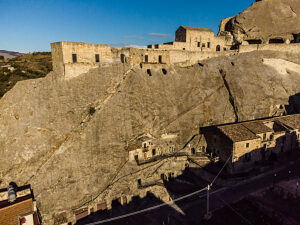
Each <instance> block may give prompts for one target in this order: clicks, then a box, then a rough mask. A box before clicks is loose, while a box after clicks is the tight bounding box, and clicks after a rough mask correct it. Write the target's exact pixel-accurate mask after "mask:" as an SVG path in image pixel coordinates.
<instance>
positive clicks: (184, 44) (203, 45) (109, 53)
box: [51, 26, 236, 78]
mask: <svg viewBox="0 0 300 225" xmlns="http://www.w3.org/2000/svg"><path fill="white" fill-rule="evenodd" d="M231 46H232V38H230V37H228V36H215V35H214V32H213V31H212V30H210V29H207V28H197V27H186V26H180V27H179V28H178V30H177V31H176V34H175V42H170V43H164V44H157V45H149V46H148V48H126V47H125V48H112V47H111V46H110V45H104V44H88V43H83V42H65V41H63V42H56V43H52V44H51V51H52V59H53V69H54V71H58V72H59V73H62V74H64V76H65V77H66V78H69V77H75V76H77V75H79V74H82V73H85V72H87V71H88V70H89V69H91V68H95V67H98V66H99V64H102V63H111V62H122V63H129V64H130V65H131V66H135V65H141V66H144V67H146V68H149V67H150V66H151V64H160V65H162V66H163V65H169V64H177V63H188V64H194V63H197V62H198V61H199V60H203V59H207V58H213V57H218V56H223V55H231V54H235V53H236V51H235V50H230V48H231Z"/></svg>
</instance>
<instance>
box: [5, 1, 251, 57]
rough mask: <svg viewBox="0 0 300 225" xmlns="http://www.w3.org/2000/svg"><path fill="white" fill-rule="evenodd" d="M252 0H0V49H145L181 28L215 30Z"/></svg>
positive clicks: (30, 50) (169, 37)
mask: <svg viewBox="0 0 300 225" xmlns="http://www.w3.org/2000/svg"><path fill="white" fill-rule="evenodd" d="M253 2H255V0H226V1H224V0H223V1H221V0H208V1H207V0H205V1H204V0H185V1H184V0H181V1H179V0H173V1H169V0H168V1H167V0H150V1H145V0H144V1H143V0H39V1H38V0H0V49H1V50H11V51H19V52H33V51H50V43H51V42H56V41H80V42H88V43H98V44H111V45H112V46H130V45H138V46H145V45H147V44H154V43H163V42H168V41H173V40H174V33H175V31H176V29H177V28H178V27H179V26H180V25H185V26H196V27H205V28H210V29H212V30H214V31H215V32H217V31H218V27H219V22H220V20H221V19H223V18H226V17H230V16H235V15H236V14H238V13H239V12H242V11H243V10H244V9H246V8H248V7H249V6H250V5H251V4H252V3H253Z"/></svg>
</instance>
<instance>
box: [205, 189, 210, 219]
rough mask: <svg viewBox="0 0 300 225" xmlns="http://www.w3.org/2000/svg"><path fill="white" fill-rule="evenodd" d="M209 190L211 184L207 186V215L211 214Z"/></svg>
mask: <svg viewBox="0 0 300 225" xmlns="http://www.w3.org/2000/svg"><path fill="white" fill-rule="evenodd" d="M209 190H210V184H209V185H207V196H206V214H207V215H208V213H209Z"/></svg>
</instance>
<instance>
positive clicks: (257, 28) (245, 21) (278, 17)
mask: <svg viewBox="0 0 300 225" xmlns="http://www.w3.org/2000/svg"><path fill="white" fill-rule="evenodd" d="M224 23H226V25H224ZM221 25H222V26H220V32H222V31H228V32H230V33H231V34H232V35H233V37H234V40H235V42H236V43H242V41H243V40H247V39H257V40H262V42H263V43H267V42H268V40H269V39H271V38H283V39H289V40H293V34H299V33H300V1H299V0H262V1H257V2H255V3H253V4H252V6H251V7H249V8H248V9H246V10H245V11H243V12H241V13H240V14H238V15H237V16H235V17H232V18H230V19H229V21H228V19H225V20H224V21H223V23H222V22H221Z"/></svg>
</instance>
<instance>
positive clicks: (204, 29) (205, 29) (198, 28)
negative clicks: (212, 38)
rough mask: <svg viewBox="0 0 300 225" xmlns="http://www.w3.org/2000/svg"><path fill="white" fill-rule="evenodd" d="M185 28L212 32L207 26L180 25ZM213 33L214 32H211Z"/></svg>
mask: <svg viewBox="0 0 300 225" xmlns="http://www.w3.org/2000/svg"><path fill="white" fill-rule="evenodd" d="M181 27H183V28H184V29H186V30H198V31H206V32H213V31H212V30H211V29H209V28H200V27H188V26H181ZM213 33H214V32H213Z"/></svg>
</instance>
